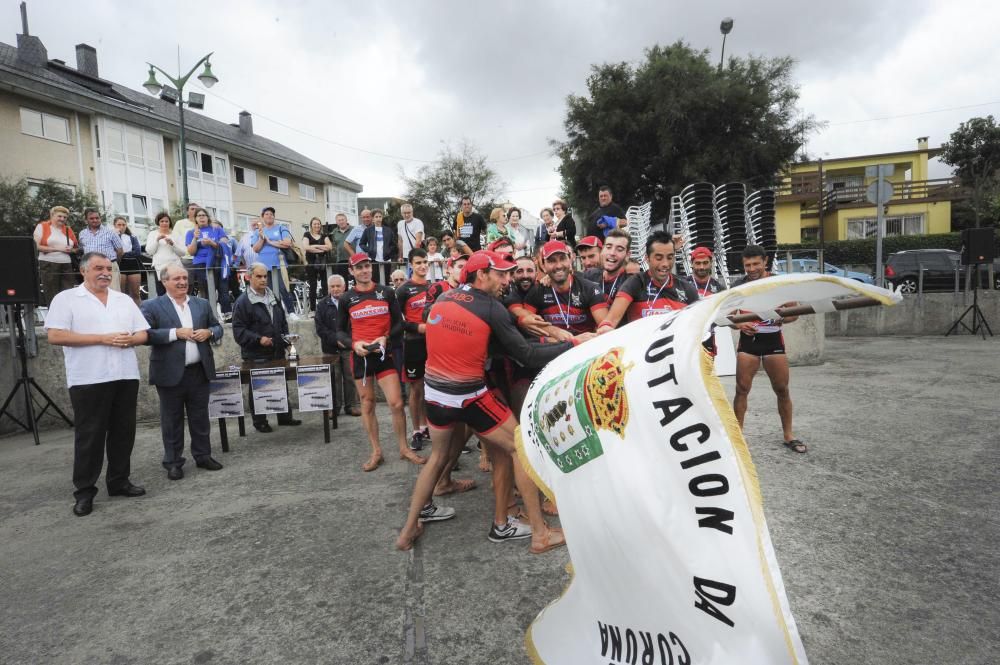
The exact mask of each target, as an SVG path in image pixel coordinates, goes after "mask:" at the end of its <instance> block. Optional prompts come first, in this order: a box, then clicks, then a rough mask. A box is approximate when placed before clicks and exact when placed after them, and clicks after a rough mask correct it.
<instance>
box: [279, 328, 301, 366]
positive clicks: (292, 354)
mask: <svg viewBox="0 0 1000 665" xmlns="http://www.w3.org/2000/svg"><path fill="white" fill-rule="evenodd" d="M281 339H283V340H285V343H286V344H288V360H289V362H296V361H298V359H299V352H298V351H296V350H295V342H297V341H299V340H300V339H302V335H300V334H298V333H287V334H285V335H282V336H281Z"/></svg>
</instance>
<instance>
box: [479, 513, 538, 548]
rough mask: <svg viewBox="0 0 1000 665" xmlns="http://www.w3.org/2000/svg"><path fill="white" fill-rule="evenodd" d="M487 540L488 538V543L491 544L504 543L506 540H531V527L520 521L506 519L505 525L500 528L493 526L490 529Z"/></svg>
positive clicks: (511, 518) (510, 518)
mask: <svg viewBox="0 0 1000 665" xmlns="http://www.w3.org/2000/svg"><path fill="white" fill-rule="evenodd" d="M487 538H489V539H490V542H493V543H504V542H507V541H508V540H520V539H521V538H531V527H530V526H528V525H527V524H524V523H523V522H521V521H520V520H517V519H515V518H513V517H508V518H507V522H506V523H505V524H503V525H501V526H497V525H496V524H494V525H493V527H492V528H491V529H490V535H489V536H487Z"/></svg>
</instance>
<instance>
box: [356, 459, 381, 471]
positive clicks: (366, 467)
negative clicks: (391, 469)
mask: <svg viewBox="0 0 1000 665" xmlns="http://www.w3.org/2000/svg"><path fill="white" fill-rule="evenodd" d="M384 461H385V459H383V457H382V456H381V455H378V456H376V455H372V456H371V457H370V458H369V459H368V461H367V462H365V463H364V464H363V465H361V470H362V471H374V470H375V469H377V468H379V467H380V466H382V462H384Z"/></svg>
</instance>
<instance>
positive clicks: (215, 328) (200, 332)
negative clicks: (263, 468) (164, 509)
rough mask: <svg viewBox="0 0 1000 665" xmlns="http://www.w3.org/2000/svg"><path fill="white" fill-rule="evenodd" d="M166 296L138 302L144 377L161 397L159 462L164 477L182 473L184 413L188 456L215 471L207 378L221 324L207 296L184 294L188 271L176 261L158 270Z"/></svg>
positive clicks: (177, 477) (218, 466)
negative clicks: (143, 328) (145, 325)
mask: <svg viewBox="0 0 1000 665" xmlns="http://www.w3.org/2000/svg"><path fill="white" fill-rule="evenodd" d="M160 281H161V282H162V283H163V287H164V288H165V289H166V292H167V293H166V295H162V296H159V297H157V298H153V299H152V300H147V301H146V302H144V303H142V314H143V316H145V317H146V321H148V322H149V325H150V329H149V333H148V341H147V344H149V345H150V346H152V347H153V348H152V351H151V352H150V354H149V382H150V383H151V384H152V385H154V386H156V392H157V393H158V394H159V396H160V430H161V432H162V435H163V466H164V467H165V468H166V469H167V478H169V479H170V480H180V479H181V478H183V477H184V469H183V467H184V461H185V460H184V414H185V412H187V420H188V431H189V432H190V433H191V455H192V457H194V461H195V464H196V465H197V466H198V468H201V469H207V470H209V471H218V470H219V469H221V468H222V465H221V464H219V463H218V462H217V461H215V460H214V459H212V444H211V441H210V439H209V434H210V432H211V425H210V424H209V420H208V395H209V382H210V381H211V380H212V379H214V378H215V359H214V357H213V355H212V347H211V345H210V344H209V341H210V340H211V341H213V342H218V341H219V340H221V339H222V326H220V325H219V322H218V320H217V319H216V318H215V312H213V311H212V308H211V306H210V305H209V303H208V301H207V300H205V299H204V298H197V297H191V296H189V295H188V273H187V270H185V269H184V267H183V266H181V265H176V264H172V265H168V266H167V267H165V268H164V269H163V270H162V271H161V272H160Z"/></svg>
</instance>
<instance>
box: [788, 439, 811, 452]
mask: <svg viewBox="0 0 1000 665" xmlns="http://www.w3.org/2000/svg"><path fill="white" fill-rule="evenodd" d="M782 445H783V446H785V448H788V449H789V450H791V451H792V452H796V453H800V454H801V453H804V452H806V450H808V449H807V448H806V444H804V443H802V442H801V441H799V440H798V439H792V440H791V441H785V442H784V443H783V444H782Z"/></svg>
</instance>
